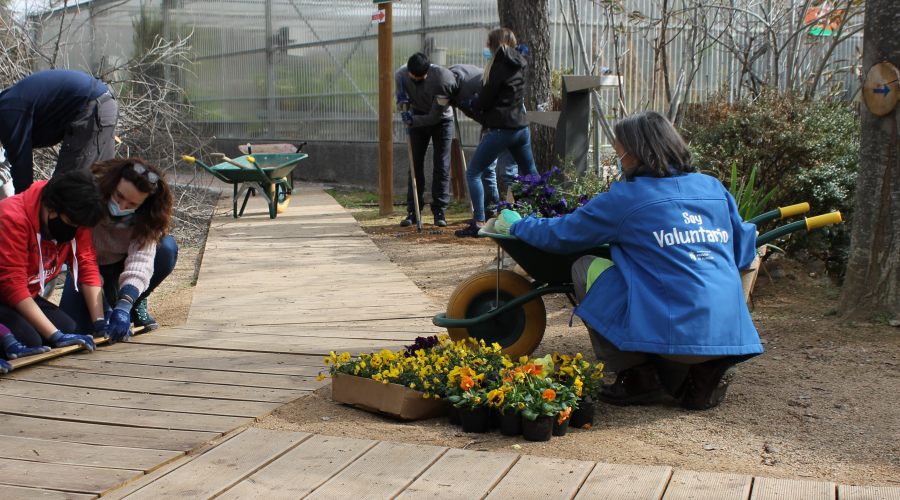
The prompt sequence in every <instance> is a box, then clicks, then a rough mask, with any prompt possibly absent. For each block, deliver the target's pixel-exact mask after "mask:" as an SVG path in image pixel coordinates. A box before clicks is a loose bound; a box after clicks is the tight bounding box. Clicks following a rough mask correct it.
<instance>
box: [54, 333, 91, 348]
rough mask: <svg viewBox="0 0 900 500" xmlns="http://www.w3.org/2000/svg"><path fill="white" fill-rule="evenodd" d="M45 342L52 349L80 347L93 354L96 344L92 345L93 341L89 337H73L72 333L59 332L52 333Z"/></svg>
mask: <svg viewBox="0 0 900 500" xmlns="http://www.w3.org/2000/svg"><path fill="white" fill-rule="evenodd" d="M47 342H49V343H50V345H52V346H53V347H67V346H70V345H80V346H83V347H84V348H85V349H87V350H88V351H90V352H93V351H94V349H96V348H97V344H95V343H94V339H93V338H91V337H90V336H89V335H75V334H74V333H63V332H61V331H59V330H56V331H55V332H53V335H51V336H50V338H49V339H47Z"/></svg>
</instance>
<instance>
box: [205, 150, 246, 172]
mask: <svg viewBox="0 0 900 500" xmlns="http://www.w3.org/2000/svg"><path fill="white" fill-rule="evenodd" d="M209 157H210V158H215V159H217V160H222V161H225V162H228V163H231V164H232V165H234V166H235V167H240V168H246V169H248V170H253V169H252V168H250V167H248V166H246V165H241V164H240V163H238V162H236V161H234V160H232V159H231V158H229V157H227V156H225V155H224V154H222V153H210V154H209Z"/></svg>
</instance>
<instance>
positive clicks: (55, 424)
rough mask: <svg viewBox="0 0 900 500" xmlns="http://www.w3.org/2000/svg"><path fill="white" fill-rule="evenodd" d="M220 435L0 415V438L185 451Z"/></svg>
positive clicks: (216, 433) (215, 433)
mask: <svg viewBox="0 0 900 500" xmlns="http://www.w3.org/2000/svg"><path fill="white" fill-rule="evenodd" d="M220 435H221V433H218V432H188V431H173V430H161V429H147V428H142V427H118V426H111V425H103V424H85V423H80V422H67V421H64V420H56V421H49V420H46V419H43V418H32V417H20V416H18V415H3V414H0V436H21V437H32V438H38V439H48V440H58V441H60V442H68V443H84V444H97V445H102V446H126V447H129V448H146V449H160V450H176V451H185V450H190V449H191V448H195V447H197V446H200V445H201V444H203V443H205V442H207V441H209V440H211V439H213V438H216V437H218V436H220Z"/></svg>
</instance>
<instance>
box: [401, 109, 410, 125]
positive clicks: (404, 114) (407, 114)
mask: <svg viewBox="0 0 900 500" xmlns="http://www.w3.org/2000/svg"><path fill="white" fill-rule="evenodd" d="M400 118H401V119H402V120H403V123H405V124H406V125H408V126H412V124H413V117H412V113H410V112H409V111H404V112H402V113H400Z"/></svg>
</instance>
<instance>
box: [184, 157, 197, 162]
mask: <svg viewBox="0 0 900 500" xmlns="http://www.w3.org/2000/svg"><path fill="white" fill-rule="evenodd" d="M182 158H184V161H189V162H191V163H194V162H195V161H197V159H196V158H194V157H193V156H188V155H184V156H182Z"/></svg>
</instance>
